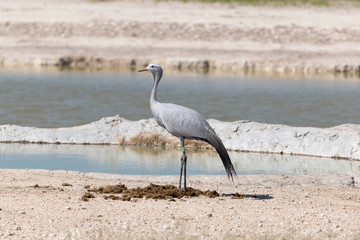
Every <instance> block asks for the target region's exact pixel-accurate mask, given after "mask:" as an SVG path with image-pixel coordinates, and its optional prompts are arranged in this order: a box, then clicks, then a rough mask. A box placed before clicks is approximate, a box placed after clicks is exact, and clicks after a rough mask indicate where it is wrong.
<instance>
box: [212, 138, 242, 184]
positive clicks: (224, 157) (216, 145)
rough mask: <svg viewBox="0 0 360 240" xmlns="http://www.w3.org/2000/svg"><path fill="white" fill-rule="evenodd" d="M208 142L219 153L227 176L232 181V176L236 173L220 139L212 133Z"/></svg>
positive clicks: (235, 175)
mask: <svg viewBox="0 0 360 240" xmlns="http://www.w3.org/2000/svg"><path fill="white" fill-rule="evenodd" d="M208 143H210V145H211V146H213V147H214V148H215V149H216V151H217V153H218V154H219V156H220V158H221V161H222V163H223V164H224V167H225V170H226V174H227V176H228V178H229V179H231V180H232V181H234V177H235V178H237V174H236V171H235V168H234V166H233V164H232V162H231V159H230V157H229V154H228V152H227V151H226V148H225V146H224V144H223V143H222V141H221V139H220V138H219V137H218V136H217V135H216V134H213V136H212V137H211V138H210V139H208Z"/></svg>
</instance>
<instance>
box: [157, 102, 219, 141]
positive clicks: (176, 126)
mask: <svg viewBox="0 0 360 240" xmlns="http://www.w3.org/2000/svg"><path fill="white" fill-rule="evenodd" d="M158 118H159V120H160V122H161V123H162V124H163V125H164V128H165V129H166V130H168V131H169V132H170V133H171V134H173V135H175V136H177V137H185V138H187V139H204V138H206V136H207V135H208V133H209V132H214V131H213V130H212V128H211V127H210V125H209V124H208V122H207V121H206V120H205V118H204V117H203V116H202V115H201V114H200V113H198V112H197V111H195V110H193V109H190V108H187V107H183V106H180V105H176V104H169V103H168V104H163V106H162V111H161V112H160V113H159V115H158Z"/></svg>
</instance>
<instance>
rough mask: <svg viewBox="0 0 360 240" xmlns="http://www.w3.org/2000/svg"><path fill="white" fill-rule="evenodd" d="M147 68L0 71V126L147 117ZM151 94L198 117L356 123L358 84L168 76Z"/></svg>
mask: <svg viewBox="0 0 360 240" xmlns="http://www.w3.org/2000/svg"><path fill="white" fill-rule="evenodd" d="M152 82H153V81H152V76H151V75H150V73H136V72H134V73H114V72H79V71H77V72H76V71H42V72H35V71H21V72H19V71H18V72H15V71H5V70H1V71H0V85H1V88H0V123H1V124H17V125H21V126H36V127H69V126H75V125H81V124H86V123H90V122H93V121H96V120H98V119H100V118H102V117H107V116H113V115H116V114H119V115H120V116H122V117H125V118H127V119H130V120H140V119H144V118H150V117H152V116H151V112H150V109H149V97H150V91H151V88H152ZM158 99H159V100H160V101H163V102H172V103H178V104H182V105H185V106H188V107H191V108H194V109H196V110H197V111H199V112H200V113H201V114H203V115H204V117H205V118H207V119H208V118H215V119H218V120H223V121H236V120H252V121H257V122H264V123H282V124H287V125H291V126H307V127H331V126H335V125H339V124H343V123H357V124H360V104H359V103H360V81H359V80H355V81H346V80H339V79H335V80H316V79H312V80H304V79H264V78H256V77H236V76H210V75H205V74H203V75H200V74H186V73H181V74H167V73H166V72H165V74H164V78H163V80H162V81H161V83H160V85H159V91H158Z"/></svg>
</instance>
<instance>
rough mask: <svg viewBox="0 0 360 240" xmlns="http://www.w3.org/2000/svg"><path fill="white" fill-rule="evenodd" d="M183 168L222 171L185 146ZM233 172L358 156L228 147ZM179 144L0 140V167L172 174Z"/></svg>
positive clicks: (326, 164) (326, 169)
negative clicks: (287, 153)
mask: <svg viewBox="0 0 360 240" xmlns="http://www.w3.org/2000/svg"><path fill="white" fill-rule="evenodd" d="M187 155H188V167H187V170H188V171H187V172H188V174H190V175H191V174H201V175H202V174H214V175H224V174H225V170H224V167H223V165H222V162H221V160H220V158H219V157H218V155H217V153H216V152H215V151H200V150H199V151H195V150H190V149H189V150H188V151H187ZM229 155H230V157H231V159H232V161H233V164H234V167H235V169H236V171H237V173H238V174H312V175H313V174H314V175H317V174H345V173H348V172H349V171H351V170H355V169H357V167H358V166H360V161H345V160H335V159H328V158H314V157H301V156H285V155H284V156H281V155H275V154H274V155H273V154H256V153H238V152H229ZM180 156H181V152H180V150H179V149H171V148H170V149H164V148H146V147H142V148H141V147H128V146H127V147H123V146H109V145H107V146H99V145H85V146H84V145H53V144H45V145H41V144H0V159H1V161H0V168H10V169H22V168H30V169H50V170H72V171H81V172H104V173H116V174H156V175H176V174H179V172H180Z"/></svg>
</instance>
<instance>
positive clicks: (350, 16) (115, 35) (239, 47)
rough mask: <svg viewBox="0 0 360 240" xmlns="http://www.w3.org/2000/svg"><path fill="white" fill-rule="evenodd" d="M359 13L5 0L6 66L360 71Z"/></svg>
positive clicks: (0, 53) (0, 36) (0, 57)
mask: <svg viewBox="0 0 360 240" xmlns="http://www.w3.org/2000/svg"><path fill="white" fill-rule="evenodd" d="M359 16H360V8H356V7H352V6H351V5H345V6H335V7H312V6H305V7H261V6H255V7H253V6H241V5H236V4H234V5H232V4H202V3H182V2H172V1H159V2H157V1H136V0H134V1H126V0H124V1H87V0H76V1H69V0H61V1H60V0H52V1H47V0H36V1H30V2H29V1H27V0H13V1H4V2H2V4H1V7H0V62H1V63H2V65H4V66H11V65H20V66H24V65H30V66H41V65H56V64H60V65H72V66H73V65H76V66H89V65H90V66H98V67H104V66H112V67H129V66H133V67H139V66H142V65H144V64H147V63H149V62H155V63H159V64H162V65H163V66H166V67H168V68H170V67H171V68H180V69H202V68H210V69H212V70H220V71H221V70H223V71H235V72H237V71H243V70H245V71H246V72H249V71H250V72H251V71H260V72H273V71H275V72H282V73H283V72H290V73H292V72H296V73H309V72H310V73H324V72H329V71H330V72H345V73H350V74H358V73H359V71H360V45H359V42H360V25H359V22H360V17H359Z"/></svg>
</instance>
